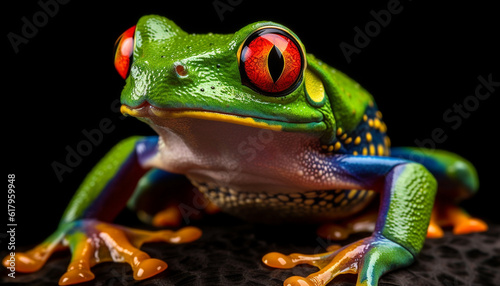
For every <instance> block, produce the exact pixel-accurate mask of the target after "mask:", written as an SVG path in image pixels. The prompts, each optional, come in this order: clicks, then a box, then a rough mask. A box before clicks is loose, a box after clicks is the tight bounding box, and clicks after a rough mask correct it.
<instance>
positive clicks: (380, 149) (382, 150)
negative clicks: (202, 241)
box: [377, 144, 385, 156]
mask: <svg viewBox="0 0 500 286" xmlns="http://www.w3.org/2000/svg"><path fill="white" fill-rule="evenodd" d="M384 153H385V148H384V145H382V144H378V145H377V154H378V155H379V156H383V155H384Z"/></svg>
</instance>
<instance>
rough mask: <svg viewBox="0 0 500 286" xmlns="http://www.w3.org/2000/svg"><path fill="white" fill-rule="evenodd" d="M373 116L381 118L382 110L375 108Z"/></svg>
mask: <svg viewBox="0 0 500 286" xmlns="http://www.w3.org/2000/svg"><path fill="white" fill-rule="evenodd" d="M375 116H377V117H378V118H380V119H382V112H380V110H377V111H376V112H375Z"/></svg>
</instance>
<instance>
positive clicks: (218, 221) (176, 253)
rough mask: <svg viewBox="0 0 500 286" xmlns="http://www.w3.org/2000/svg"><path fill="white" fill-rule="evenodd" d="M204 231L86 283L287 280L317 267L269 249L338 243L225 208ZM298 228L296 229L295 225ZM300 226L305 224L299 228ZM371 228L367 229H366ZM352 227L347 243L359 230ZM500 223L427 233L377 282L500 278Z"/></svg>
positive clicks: (7, 281) (449, 283)
mask: <svg viewBox="0 0 500 286" xmlns="http://www.w3.org/2000/svg"><path fill="white" fill-rule="evenodd" d="M193 225H197V226H199V227H200V228H201V229H202V230H203V231H204V235H203V236H202V238H201V239H199V240H198V241H196V242H193V243H189V244H184V245H167V244H163V243H150V244H146V245H144V246H143V248H142V249H143V250H144V251H146V252H147V253H149V254H150V255H151V256H152V257H156V258H160V259H163V260H164V261H166V262H167V263H168V264H169V267H168V269H167V270H166V271H164V272H163V273H161V274H160V275H158V276H156V277H154V278H151V279H147V280H144V281H134V280H133V278H132V271H131V269H130V267H129V266H128V265H126V264H115V263H103V264H99V265H97V266H95V267H94V268H93V269H92V270H93V272H94V274H95V275H96V279H95V280H94V281H92V282H88V283H85V284H81V285H165V286H166V285H179V286H181V285H283V281H284V280H285V279H286V278H288V277H290V276H293V275H299V276H307V275H308V274H310V273H311V272H313V271H315V269H316V268H314V267H312V266H308V265H300V266H297V267H295V268H293V269H288V270H280V269H271V268H268V267H266V266H265V265H263V264H262V262H261V258H262V256H263V255H264V254H266V253H267V252H270V251H278V252H283V253H292V252H302V253H314V252H317V253H319V252H323V251H324V247H325V246H327V245H329V244H331V243H333V242H328V241H325V240H323V239H321V238H318V237H317V236H316V235H315V226H294V227H293V228H292V227H291V226H288V227H287V226H263V225H255V224H249V223H244V222H242V221H240V220H237V219H234V218H232V217H229V216H227V215H224V214H217V215H215V216H211V217H210V218H204V219H203V220H201V221H197V222H193ZM290 229H295V231H290ZM297 229H300V231H299V230H297ZM365 235H366V234H365ZM362 236H364V235H361V234H360V235H355V236H353V237H351V238H350V239H349V240H346V241H342V242H340V243H341V244H346V243H348V242H351V241H354V240H356V239H359V238H361V237H362ZM68 263H69V253H68V252H61V253H58V254H56V255H55V256H54V257H53V258H52V259H50V261H49V262H48V264H47V265H46V266H45V267H43V268H42V270H40V271H39V272H37V273H33V274H28V275H26V274H17V276H16V278H15V279H11V278H8V277H6V275H5V273H4V275H2V280H1V284H2V285H56V283H57V281H58V279H59V277H60V276H61V275H62V274H63V273H64V271H65V269H66V267H67V265H68ZM499 269H500V225H490V230H489V231H488V232H485V233H475V234H470V235H462V236H454V235H452V234H451V232H450V231H446V235H445V237H444V238H442V239H434V240H427V241H426V243H425V246H424V248H423V250H422V252H421V254H420V255H419V257H418V260H417V262H416V263H414V264H413V265H411V266H410V267H408V268H404V269H400V270H396V271H394V272H391V273H389V274H386V275H384V276H383V277H382V279H381V281H380V283H379V285H381V286H387V285H391V286H394V285H429V286H434V285H435V286H443V285H444V286H460V285H485V286H487V285H491V286H494V285H500V271H499ZM355 278H356V277H355V276H354V275H344V276H342V277H339V278H338V279H335V280H334V281H333V282H331V283H330V284H329V285H341V286H348V285H354V284H355Z"/></svg>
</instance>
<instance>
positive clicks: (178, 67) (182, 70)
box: [174, 63, 188, 78]
mask: <svg viewBox="0 0 500 286" xmlns="http://www.w3.org/2000/svg"><path fill="white" fill-rule="evenodd" d="M174 71H175V73H176V74H177V76H178V77H181V78H182V77H187V75H188V71H187V68H186V67H185V66H184V65H182V64H181V63H175V64H174Z"/></svg>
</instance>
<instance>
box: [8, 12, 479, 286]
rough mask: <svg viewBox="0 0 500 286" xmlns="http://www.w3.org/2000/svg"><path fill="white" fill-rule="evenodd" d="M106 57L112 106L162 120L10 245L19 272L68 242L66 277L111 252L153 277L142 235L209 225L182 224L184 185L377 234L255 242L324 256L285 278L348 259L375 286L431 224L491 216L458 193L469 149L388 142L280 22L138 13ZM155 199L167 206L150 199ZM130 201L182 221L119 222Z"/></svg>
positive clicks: (273, 211) (227, 203)
mask: <svg viewBox="0 0 500 286" xmlns="http://www.w3.org/2000/svg"><path fill="white" fill-rule="evenodd" d="M114 65H115V68H116V70H117V72H118V74H119V75H120V76H121V77H122V78H123V79H124V80H125V86H124V87H123V90H122V93H121V98H120V100H121V109H120V110H121V113H123V114H124V115H126V116H130V117H135V118H137V119H139V120H140V121H143V122H144V123H146V124H148V125H149V126H150V127H151V128H152V129H153V130H154V131H155V132H156V133H157V135H156V136H133V137H130V138H126V139H123V140H122V141H120V142H119V143H118V144H117V145H116V146H115V147H113V148H112V149H111V150H110V151H109V153H107V155H105V156H104V157H103V158H102V159H101V160H100V161H99V162H98V163H97V165H96V166H95V167H94V168H93V169H92V170H91V171H90V172H89V174H88V175H87V177H86V178H85V179H84V180H83V182H82V183H81V185H80V186H79V187H78V189H77V190H76V193H75V195H74V197H73V198H72V199H71V201H70V203H69V205H68V207H67V208H66V210H65V212H64V213H63V216H62V218H61V220H60V223H59V225H58V227H57V229H56V231H55V232H53V233H52V234H51V235H50V236H49V237H47V238H46V239H45V240H44V241H43V242H42V243H40V244H39V245H37V246H35V247H34V248H32V249H30V250H27V251H25V252H18V253H16V270H17V271H18V272H27V273H29V272H35V271H37V270H39V269H40V268H42V267H43V266H44V265H45V264H46V262H47V261H48V259H49V258H50V256H51V255H52V254H53V253H54V252H55V251H57V250H60V249H67V248H69V249H70V251H71V261H70V263H69V265H68V268H67V271H66V272H65V273H63V274H62V276H61V278H60V280H59V285H72V284H78V283H82V282H86V281H90V280H92V279H94V278H95V275H94V274H93V273H92V271H91V267H93V266H95V265H96V264H99V263H102V262H110V261H111V262H116V263H123V262H125V263H128V264H129V265H130V266H131V268H132V270H133V277H134V279H136V280H143V279H147V278H150V277H153V276H155V275H157V274H159V273H161V272H163V271H164V270H165V269H167V267H168V264H167V263H166V262H164V261H162V260H160V259H156V258H152V257H150V255H148V254H147V253H146V252H144V251H142V250H140V247H141V246H142V245H143V244H144V243H147V242H165V243H170V244H179V243H188V242H192V241H195V240H197V239H199V238H200V237H201V236H202V231H201V230H200V229H199V228H197V227H194V226H190V225H187V226H183V227H181V225H182V214H181V212H180V210H179V202H180V201H181V198H182V197H183V196H184V195H186V193H189V192H190V191H189V190H191V189H193V187H194V188H195V190H196V191H197V192H198V194H201V195H202V196H203V200H204V201H205V202H206V204H204V206H205V209H206V212H207V213H213V212H216V211H223V212H226V213H228V214H230V215H233V216H236V217H238V218H241V219H246V220H249V221H252V222H256V223H271V224H272V223H277V224H280V223H287V224H286V225H287V226H289V227H291V228H293V229H300V225H302V224H303V223H317V224H319V225H321V226H320V227H319V228H318V235H320V236H322V237H325V238H329V239H332V240H342V239H345V238H346V237H348V236H349V235H351V234H353V233H357V232H369V233H371V234H370V235H369V236H367V237H365V238H362V239H359V240H357V241H355V242H352V243H349V244H347V245H344V246H342V245H338V244H335V245H333V246H331V247H328V248H327V249H326V251H325V252H323V253H313V254H301V253H291V254H283V253H278V252H269V253H267V254H265V255H263V257H262V263H263V264H265V265H267V266H268V267H269V269H272V268H281V269H287V268H292V267H296V266H298V265H300V264H309V265H312V266H315V267H317V268H318V269H317V271H316V272H313V273H311V274H310V275H309V276H307V277H301V276H292V277H289V278H288V279H286V280H285V281H284V285H316V286H318V285H327V284H329V283H330V282H331V281H332V280H333V279H334V278H336V277H337V276H339V275H343V274H357V281H356V285H358V286H375V285H378V281H379V279H380V277H381V276H382V275H384V274H385V273H387V272H389V271H392V270H394V269H398V268H402V267H407V266H409V265H410V264H412V263H413V262H414V261H415V260H416V259H418V254H419V252H420V250H421V249H422V247H423V244H424V241H425V239H426V238H427V237H442V236H443V233H444V232H443V228H444V227H445V226H451V227H452V228H453V233H454V234H466V233H471V232H480V231H486V230H487V228H488V225H487V224H486V223H485V222H484V221H483V220H481V219H479V218H475V217H472V216H471V215H469V214H468V213H467V212H466V211H465V210H463V209H462V208H460V207H459V206H458V203H459V202H461V201H463V200H464V199H466V198H469V197H470V196H472V195H473V194H474V193H476V192H477V190H478V186H479V182H478V176H477V172H476V170H475V168H474V166H473V165H472V164H471V163H470V162H469V161H467V160H466V159H464V158H463V157H461V156H459V155H457V154H454V153H450V152H447V151H444V150H437V149H436V150H434V149H423V148H413V147H391V142H390V139H389V137H388V135H387V126H386V124H385V123H384V121H383V117H382V113H381V111H380V110H379V109H378V107H377V105H376V103H375V101H374V99H373V96H372V95H371V94H370V93H369V92H368V91H367V90H365V89H364V88H363V87H362V86H360V84H358V83H357V82H356V81H354V80H353V79H351V78H350V77H348V76H347V75H346V74H344V73H342V72H341V71H339V70H337V69H335V68H333V67H331V66H329V65H328V64H326V63H324V62H323V61H321V60H320V59H318V58H316V57H315V56H314V55H313V54H310V53H306V50H305V46H304V44H303V43H302V42H301V41H300V39H299V37H298V35H296V34H295V33H294V32H293V31H292V30H290V29H289V28H287V27H285V26H284V25H281V24H278V23H275V22H271V21H259V22H255V23H252V24H249V25H247V26H245V27H243V28H241V29H240V30H238V31H237V32H235V33H234V34H214V33H208V34H194V33H187V32H185V31H183V30H182V29H181V28H180V27H179V26H177V25H176V24H175V23H174V22H173V21H172V20H169V19H168V18H165V17H163V16H159V15H147V16H143V17H141V18H140V19H139V20H138V22H137V23H136V24H135V25H134V26H132V27H131V28H129V29H128V30H126V31H125V32H124V33H123V34H122V35H121V36H120V37H119V38H118V40H117V42H116V44H115V60H114ZM186 196H187V197H188V198H192V196H191V197H190V196H189V195H186ZM188 200H189V199H188ZM377 200H378V201H379V203H378V205H377V204H374V202H376V201H377ZM155 203H157V204H159V205H160V207H155V208H153V210H151V209H148V207H147V206H148V204H155ZM373 206H375V207H373ZM127 207H128V208H131V209H133V210H135V211H136V212H137V214H138V216H139V218H141V220H143V221H146V222H148V223H151V224H153V225H154V226H160V227H165V226H170V228H173V229H177V230H170V229H169V228H166V229H165V228H162V229H159V230H141V229H136V228H131V227H127V226H122V225H117V224H114V223H113V221H114V219H115V218H116V217H117V216H118V214H119V213H120V212H121V211H122V210H123V209H125V208H127ZM178 227H180V228H178ZM3 264H4V265H5V266H8V264H9V261H8V259H7V258H5V259H4V260H3Z"/></svg>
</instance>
